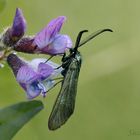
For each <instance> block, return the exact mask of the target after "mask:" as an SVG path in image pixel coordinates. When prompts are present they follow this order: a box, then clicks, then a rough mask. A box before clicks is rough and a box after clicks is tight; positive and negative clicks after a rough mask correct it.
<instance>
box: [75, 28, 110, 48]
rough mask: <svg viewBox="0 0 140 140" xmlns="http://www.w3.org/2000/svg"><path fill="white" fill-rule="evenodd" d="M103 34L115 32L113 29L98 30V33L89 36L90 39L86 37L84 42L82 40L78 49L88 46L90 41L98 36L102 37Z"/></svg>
mask: <svg viewBox="0 0 140 140" xmlns="http://www.w3.org/2000/svg"><path fill="white" fill-rule="evenodd" d="M103 32H113V31H112V30H111V29H101V30H98V31H96V32H94V33H92V34H91V35H89V36H88V37H86V38H85V39H84V40H82V41H81V42H80V43H79V44H78V45H79V46H78V47H81V46H82V45H84V44H86V43H87V42H88V41H90V40H91V39H93V38H95V37H96V36H98V35H100V34H101V33H103ZM79 34H80V33H79Z"/></svg>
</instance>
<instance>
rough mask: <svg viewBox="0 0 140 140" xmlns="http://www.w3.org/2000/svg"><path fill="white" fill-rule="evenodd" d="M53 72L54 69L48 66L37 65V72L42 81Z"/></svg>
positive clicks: (43, 64)
mask: <svg viewBox="0 0 140 140" xmlns="http://www.w3.org/2000/svg"><path fill="white" fill-rule="evenodd" d="M53 71H54V69H53V68H52V67H51V66H50V65H48V64H45V63H40V64H39V65H38V72H39V74H41V75H42V76H43V79H44V78H48V77H49V76H50V75H51V74H52V72H53Z"/></svg>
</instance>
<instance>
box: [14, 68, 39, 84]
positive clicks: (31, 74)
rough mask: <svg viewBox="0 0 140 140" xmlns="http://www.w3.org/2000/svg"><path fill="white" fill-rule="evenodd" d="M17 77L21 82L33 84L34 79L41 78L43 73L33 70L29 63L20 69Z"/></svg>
mask: <svg viewBox="0 0 140 140" xmlns="http://www.w3.org/2000/svg"><path fill="white" fill-rule="evenodd" d="M16 79H17V81H18V82H19V83H21V84H22V83H25V84H31V83H32V82H33V81H36V80H38V79H41V75H39V74H38V73H36V72H35V71H33V69H32V68H30V67H29V66H28V65H25V66H22V67H21V68H20V69H19V71H18V73H17V77H16Z"/></svg>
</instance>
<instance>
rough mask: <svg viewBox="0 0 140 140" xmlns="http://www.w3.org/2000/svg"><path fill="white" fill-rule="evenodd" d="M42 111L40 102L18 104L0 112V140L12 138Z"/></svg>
mask: <svg viewBox="0 0 140 140" xmlns="http://www.w3.org/2000/svg"><path fill="white" fill-rule="evenodd" d="M42 109H43V104H42V102H41V101H35V100H34V101H27V102H20V103H18V104H15V105H11V106H9V107H6V108H3V109H1V110H0V139H1V140H11V139H12V137H13V136H14V135H15V134H16V133H17V132H18V131H19V130H20V129H21V128H22V127H23V126H24V124H26V123H27V122H28V121H29V120H30V119H31V118H32V117H33V116H35V115H36V114H37V113H38V112H39V111H41V110H42Z"/></svg>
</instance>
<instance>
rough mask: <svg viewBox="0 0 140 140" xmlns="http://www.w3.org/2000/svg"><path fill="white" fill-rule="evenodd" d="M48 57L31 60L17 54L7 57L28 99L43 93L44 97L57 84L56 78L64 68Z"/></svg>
mask: <svg viewBox="0 0 140 140" xmlns="http://www.w3.org/2000/svg"><path fill="white" fill-rule="evenodd" d="M46 61H47V60H46V59H34V60H32V61H31V62H28V61H25V60H22V59H21V58H19V57H17V56H16V55H15V54H10V55H9V56H8V57H7V62H8V64H9V65H10V67H11V68H12V70H13V72H14V75H15V77H16V80H17V82H19V84H20V85H21V87H22V88H23V89H24V90H25V91H26V93H27V97H28V99H33V98H35V97H36V96H38V95H40V94H42V95H43V97H45V96H46V93H47V91H48V90H49V89H51V88H52V87H53V86H54V85H55V80H54V78H55V77H57V76H58V75H59V74H60V73H61V71H62V68H60V69H56V68H57V67H58V66H59V65H57V64H55V63H53V62H51V61H48V62H47V63H45V62H46Z"/></svg>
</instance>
